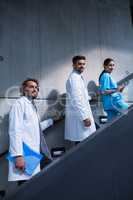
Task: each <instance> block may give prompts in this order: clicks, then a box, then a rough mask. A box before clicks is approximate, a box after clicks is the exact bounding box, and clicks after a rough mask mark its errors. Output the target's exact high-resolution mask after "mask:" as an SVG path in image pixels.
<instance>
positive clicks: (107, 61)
mask: <svg viewBox="0 0 133 200" xmlns="http://www.w3.org/2000/svg"><path fill="white" fill-rule="evenodd" d="M111 61H114V60H113V59H112V58H106V59H105V60H104V62H103V66H107V65H108V64H109V63H110V62H111Z"/></svg>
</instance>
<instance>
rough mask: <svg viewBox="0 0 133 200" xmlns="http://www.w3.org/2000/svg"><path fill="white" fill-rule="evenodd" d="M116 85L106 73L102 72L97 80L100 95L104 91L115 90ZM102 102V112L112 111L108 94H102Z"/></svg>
mask: <svg viewBox="0 0 133 200" xmlns="http://www.w3.org/2000/svg"><path fill="white" fill-rule="evenodd" d="M116 88H117V83H116V82H115V81H114V80H113V78H112V77H111V75H110V74H109V73H107V72H104V73H103V74H102V75H101V77H100V80H99V90H100V93H102V92H104V91H105V90H110V89H116ZM102 102H103V107H104V110H114V107H113V105H112V103H111V95H110V94H102Z"/></svg>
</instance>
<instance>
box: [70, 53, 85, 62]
mask: <svg viewBox="0 0 133 200" xmlns="http://www.w3.org/2000/svg"><path fill="white" fill-rule="evenodd" d="M78 60H86V57H85V56H82V55H77V56H74V57H73V58H72V63H73V64H76V63H77V61H78Z"/></svg>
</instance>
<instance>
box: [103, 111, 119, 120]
mask: <svg viewBox="0 0 133 200" xmlns="http://www.w3.org/2000/svg"><path fill="white" fill-rule="evenodd" d="M106 112H107V117H108V121H112V120H113V119H114V118H115V117H117V116H118V115H120V113H119V112H118V111H117V110H106Z"/></svg>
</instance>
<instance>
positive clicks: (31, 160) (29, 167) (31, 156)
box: [7, 143, 43, 176]
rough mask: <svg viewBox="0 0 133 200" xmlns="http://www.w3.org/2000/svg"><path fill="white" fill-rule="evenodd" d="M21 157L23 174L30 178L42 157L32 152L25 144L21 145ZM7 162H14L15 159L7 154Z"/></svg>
mask: <svg viewBox="0 0 133 200" xmlns="http://www.w3.org/2000/svg"><path fill="white" fill-rule="evenodd" d="M23 156H24V160H25V173H26V174H27V175H29V176H31V175H32V174H33V172H34V170H35V169H36V168H37V166H38V165H39V163H40V161H41V159H42V158H43V155H42V154H40V153H37V152H35V151H33V150H32V149H31V148H30V147H29V146H28V145H27V144H25V143H23ZM7 159H8V160H9V161H12V162H14V161H15V158H14V157H13V156H11V154H10V153H9V154H8V155H7Z"/></svg>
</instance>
